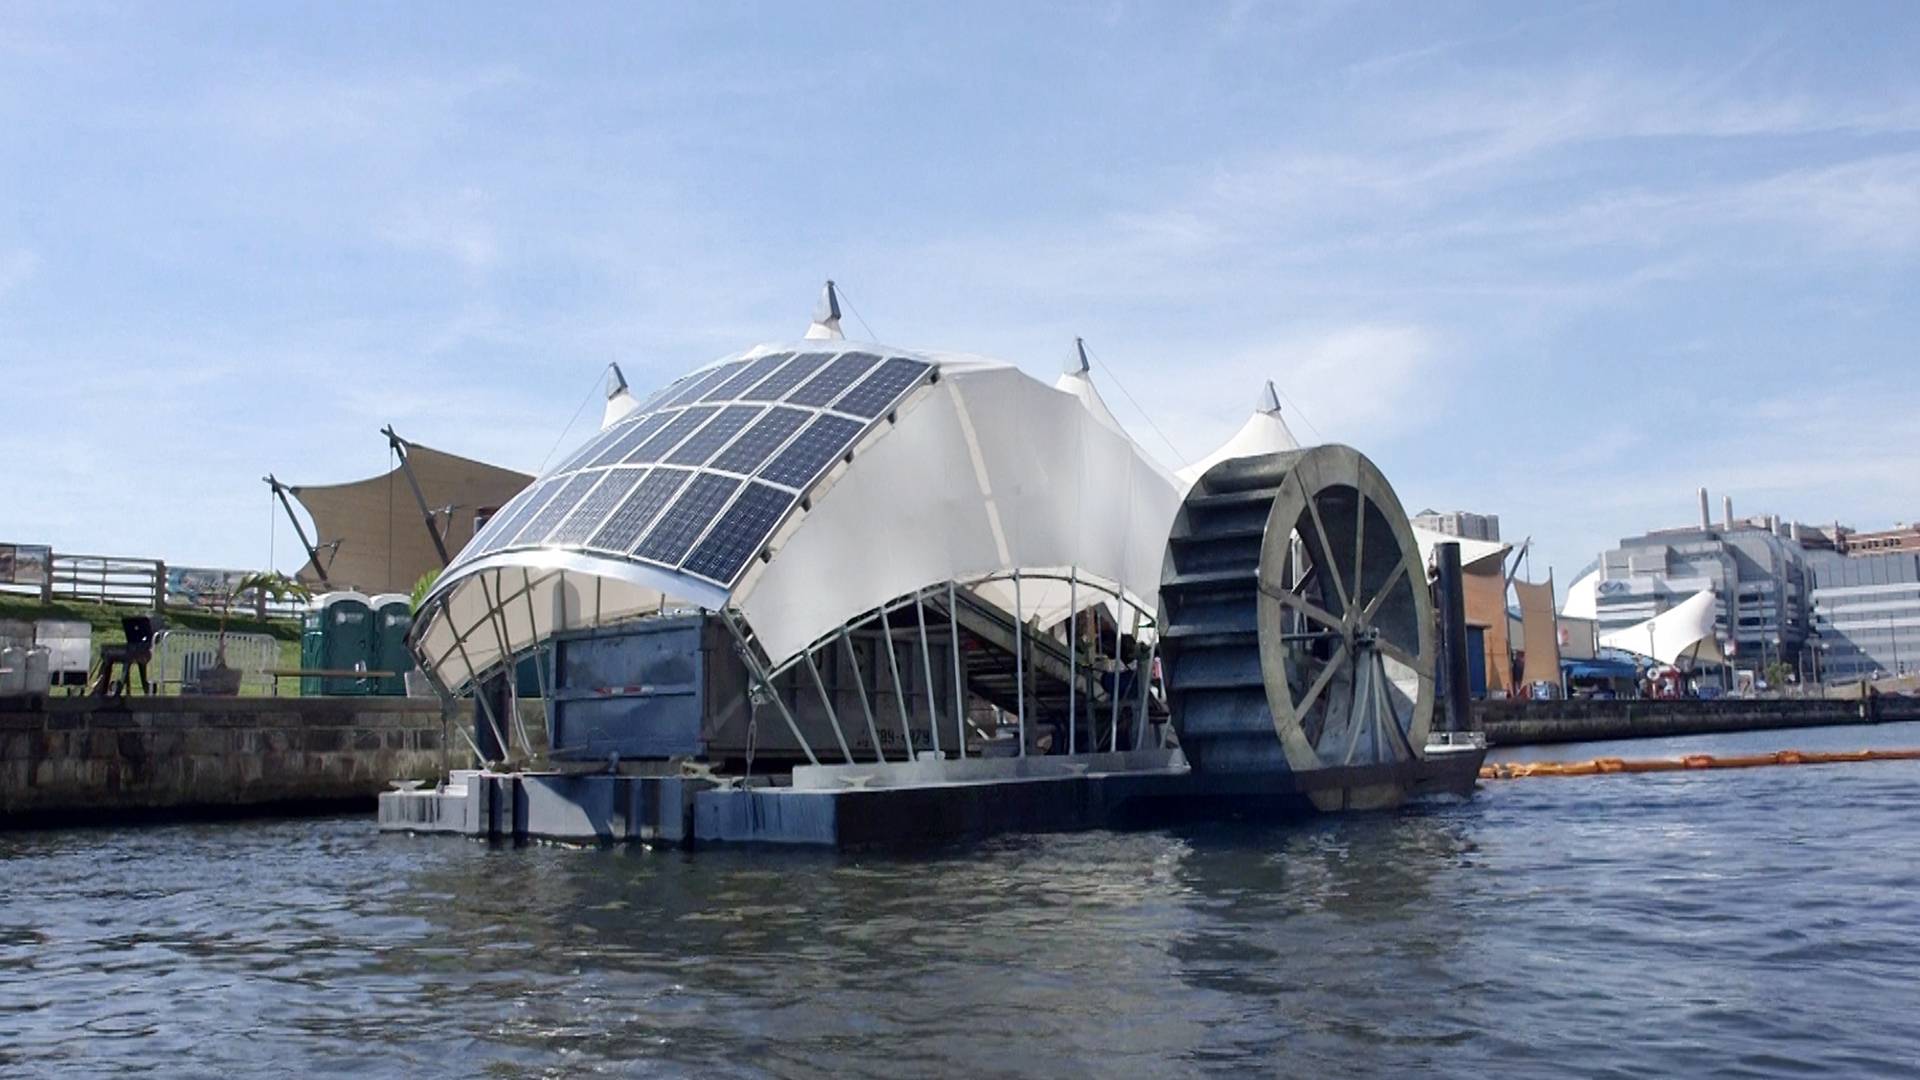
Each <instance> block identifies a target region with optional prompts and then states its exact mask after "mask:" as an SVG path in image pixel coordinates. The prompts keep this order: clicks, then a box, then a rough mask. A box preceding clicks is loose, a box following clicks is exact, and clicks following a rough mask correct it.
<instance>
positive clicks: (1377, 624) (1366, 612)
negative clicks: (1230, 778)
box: [1160, 446, 1436, 810]
mask: <svg viewBox="0 0 1920 1080" xmlns="http://www.w3.org/2000/svg"><path fill="white" fill-rule="evenodd" d="M1160 596H1161V604H1162V605H1163V610H1162V612H1161V620H1162V621H1161V625H1162V626H1164V627H1165V628H1166V630H1165V632H1164V635H1163V637H1162V645H1161V652H1162V656H1163V657H1164V662H1165V672H1166V681H1167V691H1168V696H1169V704H1170V705H1171V707H1172V711H1173V723H1174V728H1175V730H1176V731H1178V732H1179V735H1180V745H1181V748H1182V749H1183V750H1184V751H1185V753H1186V755H1187V759H1188V761H1190V762H1191V763H1192V765H1193V768H1194V769H1195V770H1196V771H1204V772H1208V773H1217V774H1233V773H1262V772H1291V773H1294V774H1298V775H1297V779H1298V780H1299V781H1300V785H1299V786H1300V787H1302V788H1303V789H1305V790H1306V792H1307V794H1308V795H1309V796H1310V797H1311V798H1312V799H1313V802H1314V804H1315V805H1316V806H1318V807H1319V808H1320V809H1322V810H1338V809H1367V808H1371V807H1378V806H1387V805H1392V804H1393V803H1396V802H1398V801H1400V799H1401V798H1403V797H1404V796H1405V793H1406V790H1407V787H1408V785H1409V784H1410V782H1411V776H1412V771H1413V770H1412V766H1413V765H1415V764H1416V763H1417V761H1418V760H1419V759H1420V758H1421V757H1422V756H1423V754H1424V753H1425V747H1426V742H1427V731H1428V728H1429V727H1430V725H1431V723H1432V719H1433V704H1434V697H1435V695H1434V664H1435V650H1436V644H1435V631H1434V621H1433V602H1432V599H1431V597H1430V596H1429V594H1428V591H1427V577H1426V568H1425V566H1424V564H1423V563H1422V562H1421V558H1420V552H1419V548H1418V546H1417V545H1416V544H1415V541H1414V537H1413V529H1412V526H1411V525H1410V524H1409V523H1408V521H1407V516H1406V513H1405V511H1403V510H1402V509H1401V506H1400V500H1399V499H1398V498H1396V497H1395V496H1394V493H1393V489H1392V488H1391V487H1390V486H1389V485H1388V484H1387V481H1386V478H1385V477H1384V476H1382V475H1381V473H1380V470H1379V469H1377V468H1375V467H1374V464H1373V462H1371V461H1369V460H1367V458H1366V456H1365V455H1363V454H1361V453H1360V452H1359V451H1357V450H1354V449H1352V448H1350V447H1345V446H1318V447H1314V448H1312V449H1307V450H1291V451H1287V452H1284V453H1279V454H1268V455H1263V456H1260V457H1250V458H1237V459H1234V460H1231V461H1225V462H1222V463H1220V464H1219V465H1216V466H1214V467H1213V468H1212V469H1210V470H1208V471H1207V473H1206V475H1205V476H1203V477H1201V478H1200V481H1199V482H1198V483H1197V484H1195V485H1194V487H1193V490H1192V491H1191V492H1189V493H1188V495H1187V499H1186V502H1185V504H1184V505H1183V506H1182V508H1181V511H1180V515H1179V517H1178V518H1177V519H1176V520H1175V522H1174V527H1173V532H1172V535H1171V537H1170V539H1169V542H1168V547H1167V556H1166V561H1165V564H1164V567H1163V570H1162V574H1161V582H1160ZM1316 770H1341V772H1340V773H1338V774H1337V777H1338V779H1337V780H1335V781H1334V782H1332V783H1325V784H1322V783H1317V782H1315V778H1312V777H1309V776H1307V775H1304V774H1310V773H1313V772H1315V771H1316ZM1325 775H1327V776H1334V775H1336V774H1332V773H1328V774H1325Z"/></svg>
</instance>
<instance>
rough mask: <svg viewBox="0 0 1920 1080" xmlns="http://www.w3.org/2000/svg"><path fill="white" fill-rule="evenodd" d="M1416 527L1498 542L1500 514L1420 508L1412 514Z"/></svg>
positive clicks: (1467, 538) (1450, 534) (1470, 538)
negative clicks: (1420, 509)
mask: <svg viewBox="0 0 1920 1080" xmlns="http://www.w3.org/2000/svg"><path fill="white" fill-rule="evenodd" d="M1413 524H1414V526H1415V527H1416V528H1421V529H1429V530H1432V531H1433V532H1437V533H1445V534H1446V535H1448V536H1458V537H1460V538H1461V539H1463V540H1486V541H1488V542H1490V543H1499V542H1500V515H1498V514H1476V513H1473V512H1472V511H1470V510H1446V511H1441V510H1422V511H1420V512H1419V513H1417V514H1415V515H1413Z"/></svg>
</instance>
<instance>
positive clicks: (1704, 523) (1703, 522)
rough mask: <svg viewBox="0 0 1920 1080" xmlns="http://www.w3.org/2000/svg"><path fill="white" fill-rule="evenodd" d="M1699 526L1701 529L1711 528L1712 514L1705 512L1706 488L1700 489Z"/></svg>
mask: <svg viewBox="0 0 1920 1080" xmlns="http://www.w3.org/2000/svg"><path fill="white" fill-rule="evenodd" d="M1700 527H1701V528H1702V529H1711V528H1713V516H1712V515H1710V514H1708V513H1707V489H1706V488H1701V489H1700Z"/></svg>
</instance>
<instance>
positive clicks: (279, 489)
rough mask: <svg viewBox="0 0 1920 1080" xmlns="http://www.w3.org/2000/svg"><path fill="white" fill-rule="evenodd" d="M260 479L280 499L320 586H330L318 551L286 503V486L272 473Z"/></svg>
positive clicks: (288, 503) (289, 504) (290, 505)
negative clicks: (318, 577) (318, 579)
mask: <svg viewBox="0 0 1920 1080" xmlns="http://www.w3.org/2000/svg"><path fill="white" fill-rule="evenodd" d="M261 479H263V480H265V481H266V482H267V486H268V487H270V488H272V489H273V493H274V494H275V495H277V496H279V497H280V505H281V507H282V508H284V509H285V510H286V512H287V520H288V521H291V522H293V534H294V535H295V536H297V537H299V538H300V546H301V547H302V548H305V549H306V552H307V561H308V562H310V563H312V564H313V572H314V573H315V574H318V575H319V576H320V584H322V585H327V586H331V585H332V584H333V583H332V582H330V581H328V580H327V568H326V567H324V566H321V565H320V549H318V548H316V547H314V546H313V541H311V540H308V539H307V530H306V529H305V528H304V527H303V526H301V524H300V518H299V517H298V516H297V515H295V514H294V512H293V503H291V502H288V501H287V486H286V485H285V484H282V483H281V482H280V481H278V480H276V479H274V477H273V474H272V473H268V474H267V475H266V476H264V477H262V478H261ZM317 527H318V526H316V528H317Z"/></svg>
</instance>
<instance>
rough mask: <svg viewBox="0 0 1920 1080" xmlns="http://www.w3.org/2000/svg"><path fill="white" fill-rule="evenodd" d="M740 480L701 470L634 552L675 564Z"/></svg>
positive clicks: (703, 529)
mask: <svg viewBox="0 0 1920 1080" xmlns="http://www.w3.org/2000/svg"><path fill="white" fill-rule="evenodd" d="M739 486H740V481H738V480H735V479H734V478H733V477H731V476H716V475H714V474H713V473H701V474H699V475H698V476H695V477H694V478H693V483H691V484H688V485H687V490H686V491H684V492H681V494H680V497H679V498H678V499H675V500H674V501H673V506H672V507H670V508H669V509H668V510H667V512H666V513H665V514H664V515H662V516H661V518H660V521H659V523H658V524H656V525H654V527H653V531H652V532H649V533H648V534H647V538H646V539H645V540H642V541H641V542H640V546H639V547H638V548H636V549H635V550H634V554H635V555H638V556H640V557H641V558H643V559H651V560H653V561H654V562H657V563H660V564H661V565H663V566H677V565H679V563H680V560H681V558H682V557H684V556H685V555H686V553H687V549H688V548H690V547H692V546H693V542H694V541H695V540H696V539H698V538H699V536H700V534H701V532H703V531H705V529H706V527H707V524H708V523H709V522H711V521H712V520H713V519H714V518H715V517H716V516H718V515H719V513H720V508H721V507H723V506H725V505H726V504H727V499H728V498H729V497H730V496H732V495H733V490H734V489H735V488H737V487H739Z"/></svg>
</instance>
